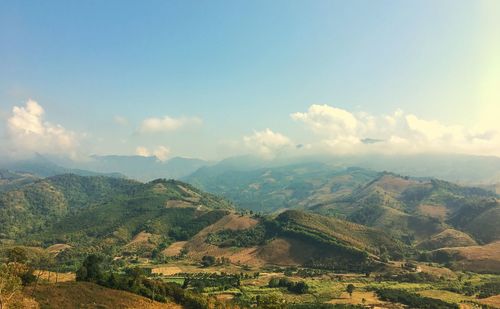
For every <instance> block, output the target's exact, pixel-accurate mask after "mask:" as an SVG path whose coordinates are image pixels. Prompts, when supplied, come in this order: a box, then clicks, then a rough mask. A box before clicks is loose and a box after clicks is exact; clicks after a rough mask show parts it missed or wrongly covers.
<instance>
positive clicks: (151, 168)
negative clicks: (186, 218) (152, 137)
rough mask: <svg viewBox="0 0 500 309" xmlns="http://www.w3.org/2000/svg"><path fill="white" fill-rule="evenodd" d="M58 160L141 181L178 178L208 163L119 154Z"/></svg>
mask: <svg viewBox="0 0 500 309" xmlns="http://www.w3.org/2000/svg"><path fill="white" fill-rule="evenodd" d="M58 160H60V164H61V165H63V166H69V167H72V168H78V169H85V170H91V171H95V172H99V173H113V172H118V173H121V174H123V175H126V176H127V177H129V178H133V179H137V180H141V181H149V180H153V179H157V178H167V179H170V178H171V179H180V178H182V177H184V176H187V175H189V174H191V173H193V172H194V171H196V170H197V169H199V168H201V167H203V166H207V165H209V164H210V162H208V161H204V160H200V159H192V158H181V157H175V158H171V159H169V160H167V161H165V162H163V161H160V160H158V159H157V158H156V157H153V156H152V157H143V156H119V155H110V156H97V155H94V156H91V157H89V158H88V160H84V161H74V160H69V159H65V160H63V159H61V158H59V159H58Z"/></svg>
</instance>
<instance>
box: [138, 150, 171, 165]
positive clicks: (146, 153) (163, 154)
mask: <svg viewBox="0 0 500 309" xmlns="http://www.w3.org/2000/svg"><path fill="white" fill-rule="evenodd" d="M135 154H136V155H138V156H142V157H156V158H157V159H158V161H162V162H164V161H166V160H167V159H168V158H169V157H170V149H169V148H167V147H165V146H158V147H157V148H156V149H151V150H150V149H148V148H146V147H143V146H139V147H137V148H136V149H135Z"/></svg>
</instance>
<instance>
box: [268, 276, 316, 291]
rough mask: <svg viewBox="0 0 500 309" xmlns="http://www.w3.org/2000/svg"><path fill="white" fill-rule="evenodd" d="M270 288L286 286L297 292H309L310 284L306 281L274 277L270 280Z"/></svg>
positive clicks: (289, 289)
mask: <svg viewBox="0 0 500 309" xmlns="http://www.w3.org/2000/svg"><path fill="white" fill-rule="evenodd" d="M268 286H269V287H270V288H278V287H279V288H286V289H287V290H288V291H289V292H292V293H295V294H305V293H307V292H309V285H307V283H305V282H304V281H299V282H293V281H291V280H289V279H288V278H272V279H271V280H269V283H268Z"/></svg>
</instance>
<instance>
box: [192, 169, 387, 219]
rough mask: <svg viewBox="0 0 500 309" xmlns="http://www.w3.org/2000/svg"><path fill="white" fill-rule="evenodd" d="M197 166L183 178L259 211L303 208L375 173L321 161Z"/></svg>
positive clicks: (362, 182)
mask: <svg viewBox="0 0 500 309" xmlns="http://www.w3.org/2000/svg"><path fill="white" fill-rule="evenodd" d="M211 169H212V170H213V169H215V167H214V168H210V167H207V168H204V169H200V170H198V171H197V172H195V173H193V174H192V175H190V176H188V177H186V178H184V180H185V181H187V182H189V183H191V184H193V185H195V186H198V187H200V188H202V189H203V190H206V191H208V192H214V193H217V194H220V195H222V196H224V197H226V198H228V199H230V200H232V201H234V202H235V203H236V204H237V205H238V206H239V207H242V208H245V209H251V210H256V211H263V212H273V211H276V210H279V209H286V208H301V209H307V208H310V207H313V206H317V205H319V204H323V203H326V202H328V201H330V200H333V199H335V198H339V197H342V196H346V195H348V194H349V193H351V192H352V191H353V189H355V188H357V187H360V186H363V185H365V184H366V183H368V182H369V181H371V180H372V179H374V178H375V177H376V176H377V174H378V173H376V172H373V171H370V170H365V169H360V168H332V167H331V166H328V165H326V164H324V163H302V164H292V165H287V166H281V167H270V168H259V169H256V170H228V171H221V170H220V169H219V168H217V170H216V171H215V173H213V174H212V173H210V172H209V171H210V170H211Z"/></svg>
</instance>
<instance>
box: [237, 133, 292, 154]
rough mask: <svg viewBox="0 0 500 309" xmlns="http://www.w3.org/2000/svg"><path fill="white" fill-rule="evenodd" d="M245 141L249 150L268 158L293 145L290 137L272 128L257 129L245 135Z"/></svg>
mask: <svg viewBox="0 0 500 309" xmlns="http://www.w3.org/2000/svg"><path fill="white" fill-rule="evenodd" d="M243 142H244V144H245V146H246V147H247V148H248V149H249V150H251V151H252V152H254V153H257V154H258V155H260V156H261V157H264V158H268V159H271V158H273V157H274V156H275V155H276V153H277V152H279V151H282V150H284V149H286V148H287V147H290V146H293V143H292V141H291V140H290V139H289V138H288V137H286V136H285V135H283V134H281V133H277V132H273V131H271V130H270V129H265V130H263V131H255V132H254V133H253V134H252V135H249V136H244V137H243Z"/></svg>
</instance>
